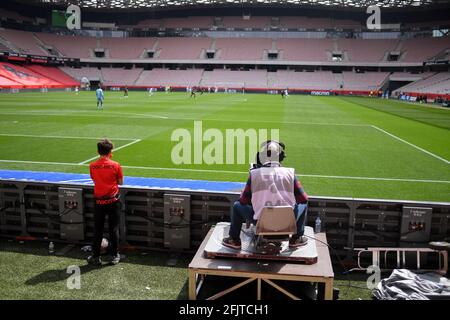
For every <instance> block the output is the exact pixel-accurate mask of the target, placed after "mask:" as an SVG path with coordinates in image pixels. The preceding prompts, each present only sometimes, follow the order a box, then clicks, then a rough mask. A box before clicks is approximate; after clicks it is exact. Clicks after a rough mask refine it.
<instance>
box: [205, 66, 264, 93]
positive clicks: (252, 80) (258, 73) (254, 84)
mask: <svg viewBox="0 0 450 320" xmlns="http://www.w3.org/2000/svg"><path fill="white" fill-rule="evenodd" d="M201 85H202V86H206V87H215V86H217V87H227V88H241V87H245V88H267V71H266V70H252V71H230V70H220V69H218V70H214V71H205V72H204V75H203V79H202V82H201Z"/></svg>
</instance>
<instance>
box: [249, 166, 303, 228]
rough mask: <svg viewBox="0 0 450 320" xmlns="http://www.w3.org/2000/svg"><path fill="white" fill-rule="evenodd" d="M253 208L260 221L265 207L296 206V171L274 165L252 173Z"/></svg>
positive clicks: (255, 216) (254, 217)
mask: <svg viewBox="0 0 450 320" xmlns="http://www.w3.org/2000/svg"><path fill="white" fill-rule="evenodd" d="M250 176H251V190H252V206H253V210H254V211H255V214H254V215H253V219H255V220H258V218H259V216H260V215H261V211H262V209H263V208H264V207H280V206H291V207H292V209H293V208H294V206H295V196H294V179H295V169H294V168H285V167H281V166H279V164H278V163H276V164H275V163H273V164H272V166H270V167H261V168H258V169H254V170H251V171H250Z"/></svg>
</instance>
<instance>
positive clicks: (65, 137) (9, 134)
mask: <svg viewBox="0 0 450 320" xmlns="http://www.w3.org/2000/svg"><path fill="white" fill-rule="evenodd" d="M0 136H4V137H25V138H49V139H79V140H82V139H86V140H100V139H103V138H95V137H76V136H49V135H37V134H14V133H0ZM108 139H110V140H117V141H134V140H137V139H134V138H108Z"/></svg>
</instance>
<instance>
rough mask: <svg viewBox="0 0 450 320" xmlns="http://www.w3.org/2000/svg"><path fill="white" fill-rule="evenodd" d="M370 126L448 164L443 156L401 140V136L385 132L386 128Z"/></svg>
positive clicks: (449, 162)
mask: <svg viewBox="0 0 450 320" xmlns="http://www.w3.org/2000/svg"><path fill="white" fill-rule="evenodd" d="M371 127H372V128H374V129H376V130H378V131H380V132H382V133H384V134H386V135H388V136H390V137H391V138H394V139H395V140H398V141H400V142H403V143H405V144H407V145H408V146H411V147H413V148H415V149H417V150H419V151H422V152H423V153H426V154H428V155H429V156H432V157H434V158H436V159H438V160H441V161H442V162H444V163H446V164H450V161H448V160H447V159H444V158H442V157H440V156H438V155H435V154H434V153H432V152H430V151H428V150H425V149H423V148H421V147H419V146H416V145H415V144H412V143H411V142H408V141H406V140H403V139H402V138H400V137H397V136H396V135H394V134H392V133H390V132H387V131H386V130H383V129H381V128H379V127H377V126H374V125H372V126H371Z"/></svg>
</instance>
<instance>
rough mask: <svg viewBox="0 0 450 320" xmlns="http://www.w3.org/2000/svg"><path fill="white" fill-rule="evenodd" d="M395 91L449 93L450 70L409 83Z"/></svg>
mask: <svg viewBox="0 0 450 320" xmlns="http://www.w3.org/2000/svg"><path fill="white" fill-rule="evenodd" d="M396 91H397V92H415V93H437V94H450V72H440V73H436V74H434V75H430V76H428V77H425V78H423V79H422V80H419V81H416V82H413V83H410V84H408V85H406V86H403V87H401V88H399V89H397V90H396Z"/></svg>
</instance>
